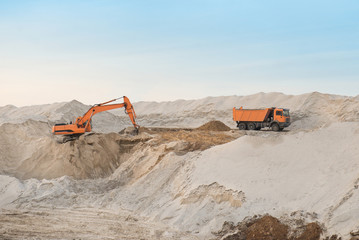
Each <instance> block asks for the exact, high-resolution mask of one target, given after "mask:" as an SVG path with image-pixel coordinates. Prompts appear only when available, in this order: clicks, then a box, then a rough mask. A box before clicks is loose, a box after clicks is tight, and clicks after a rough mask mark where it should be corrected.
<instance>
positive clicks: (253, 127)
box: [248, 123, 256, 130]
mask: <svg viewBox="0 0 359 240" xmlns="http://www.w3.org/2000/svg"><path fill="white" fill-rule="evenodd" d="M248 130H256V125H255V124H254V123H248Z"/></svg>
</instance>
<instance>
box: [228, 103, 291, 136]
mask: <svg viewBox="0 0 359 240" xmlns="http://www.w3.org/2000/svg"><path fill="white" fill-rule="evenodd" d="M233 120H234V121H236V123H237V127H238V128H239V129H240V130H246V129H248V130H260V129H261V128H265V127H268V128H271V129H272V130H273V131H282V130H283V129H284V128H285V127H288V126H289V125H290V116H289V109H284V108H275V107H273V108H266V109H243V108H242V107H241V108H239V109H237V108H233Z"/></svg>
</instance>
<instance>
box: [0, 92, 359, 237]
mask: <svg viewBox="0 0 359 240" xmlns="http://www.w3.org/2000/svg"><path fill="white" fill-rule="evenodd" d="M268 105H269V106H278V107H286V108H290V109H291V113H292V119H293V124H292V125H291V128H290V131H287V132H280V133H276V132H271V131H260V132H250V131H246V132H242V133H239V131H238V130H231V131H227V132H226V131H225V132H212V131H205V132H204V133H202V134H199V132H191V131H189V130H178V129H177V130H173V131H172V130H171V131H169V132H168V131H167V132H164V131H163V130H162V129H160V128H159V129H157V131H158V132H156V131H153V130H150V129H147V130H146V131H143V132H142V133H141V134H142V135H140V136H137V137H131V136H120V135H119V134H117V133H108V134H93V135H89V136H83V137H81V138H80V139H79V140H78V141H76V142H68V143H66V144H62V145H59V144H57V143H56V142H55V141H54V139H53V138H52V136H51V134H50V128H51V125H52V124H53V122H57V121H63V120H66V121H69V120H70V119H71V117H72V115H73V114H75V115H81V114H82V113H83V112H84V111H86V110H87V109H88V106H85V105H83V104H81V103H79V102H77V101H72V102H70V103H56V104H49V105H39V106H29V107H22V108H17V107H14V106H5V107H1V108H0V113H2V115H0V123H1V125H0V143H1V144H0V162H1V167H0V174H1V175H0V207H1V209H5V208H6V209H10V210H11V209H12V210H14V209H15V210H16V209H18V210H21V211H22V210H26V209H28V210H29V211H35V210H36V209H42V208H46V209H47V210H45V212H46V211H50V210H49V209H51V208H64V209H66V210H65V211H67V210H68V211H72V210H74V209H76V208H90V209H94V211H95V212H97V210H99V211H100V212H101V211H102V210H106V211H107V210H110V211H115V210H117V209H119V208H121V209H125V210H126V211H130V212H131V214H134V215H136V216H141V218H145V219H146V221H153V222H156V223H157V222H161V224H165V225H168V226H171V228H173V229H175V230H174V231H180V232H182V233H183V232H185V231H189V233H190V234H192V235H195V236H196V237H199V238H200V239H208V238H209V237H210V236H212V235H211V232H212V231H218V230H219V229H220V228H221V226H222V224H223V222H224V221H234V222H237V221H240V220H242V219H243V218H245V217H247V216H252V215H254V214H263V213H270V214H272V215H274V216H276V217H279V218H281V219H284V220H287V221H289V220H290V219H292V218H296V217H300V218H302V219H304V220H305V221H319V222H321V223H323V224H324V227H325V228H326V231H325V234H331V233H339V234H340V235H341V236H343V239H349V232H350V231H352V230H356V229H357V228H359V225H358V223H357V219H358V218H359V208H358V207H357V202H358V200H359V193H358V187H357V186H358V183H359V180H358V179H359V170H358V169H359V168H358V165H359V162H358V156H359V147H358V146H359V145H358V144H357V143H358V140H359V123H358V122H359V113H358V112H359V111H358V109H359V99H358V97H354V98H353V97H345V96H336V95H327V94H320V93H309V94H303V95H297V96H291V95H284V94H280V93H268V94H265V93H259V94H255V95H250V96H244V97H240V96H228V97H208V98H205V99H199V100H188V101H185V100H178V101H174V102H162V103H155V102H138V103H134V106H135V109H136V113H137V115H138V116H139V123H140V125H142V126H151V125H154V126H162V127H163V126H167V127H168V126H176V127H180V126H182V127H186V128H188V127H199V126H200V125H202V124H204V123H206V122H208V121H210V120H221V121H223V122H224V123H225V124H227V125H228V126H231V127H233V128H234V124H233V122H232V120H231V114H232V112H231V109H232V107H233V106H237V107H239V106H244V107H248V108H254V107H268ZM121 111H123V110H120V111H112V113H103V114H99V115H98V117H99V118H98V119H96V120H94V122H96V124H97V130H98V132H101V131H102V132H109V131H111V129H113V131H115V132H118V130H119V129H122V128H123V127H124V126H128V125H130V123H129V120H128V119H127V116H123V115H121V114H120V112H121ZM114 123H116V124H114ZM117 123H118V125H117ZM126 124H127V125H126ZM114 126H115V127H114ZM120 126H121V127H120ZM216 134H218V135H216ZM219 134H221V135H219ZM156 136H157V137H156ZM235 138H238V139H237V140H234V141H231V140H233V139H235ZM228 141H231V142H228ZM226 142H228V143H226ZM216 144H220V145H218V146H214V145H216ZM208 147H211V148H209V149H208ZM65 175H66V176H65ZM33 177H35V178H33ZM36 178H37V179H36ZM42 178H46V179H42ZM36 211H37V210H36ZM69 214H70V215H71V214H73V215H74V216H78V215H77V214H78V213H77V212H76V211H74V212H73V213H69ZM1 216H6V215H1ZM55 217H56V216H55ZM111 219H112V217H111ZM50 220H51V219H50ZM111 221H112V220H111ZM143 226H144V229H145V230H144V231H143V232H142V233H143V234H145V232H146V231H147V230H146V229H148V226H147V225H146V224H144V225H143ZM158 229H160V230H161V229H163V228H162V227H158ZM46 231H47V230H46ZM161 231H162V230H161ZM140 232H141V231H140ZM142 233H141V234H142ZM0 234H1V232H0ZM81 234H82V233H81ZM86 234H88V233H87V232H86ZM141 234H140V235H141ZM173 234H175V235H173V236H178V238H180V236H181V234H179V235H176V234H177V233H173ZM0 236H1V235H0ZM44 236H46V235H44ZM79 236H83V235H79ZM86 236H88V237H89V236H90V235H86ZM136 236H138V235H136ZM151 236H152V237H153V238H155V236H156V234H155V233H152V234H151ZM183 236H184V237H187V235H183ZM45 238H46V237H44V238H43V239H45ZM169 238H171V237H169ZM129 239H130V238H129ZM173 239H176V237H173Z"/></svg>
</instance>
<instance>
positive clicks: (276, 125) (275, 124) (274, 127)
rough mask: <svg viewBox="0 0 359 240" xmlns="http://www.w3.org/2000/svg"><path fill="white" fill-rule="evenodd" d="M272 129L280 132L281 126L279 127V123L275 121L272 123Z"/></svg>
mask: <svg viewBox="0 0 359 240" xmlns="http://www.w3.org/2000/svg"><path fill="white" fill-rule="evenodd" d="M272 130H273V131H275V132H279V130H280V128H279V125H278V123H273V124H272Z"/></svg>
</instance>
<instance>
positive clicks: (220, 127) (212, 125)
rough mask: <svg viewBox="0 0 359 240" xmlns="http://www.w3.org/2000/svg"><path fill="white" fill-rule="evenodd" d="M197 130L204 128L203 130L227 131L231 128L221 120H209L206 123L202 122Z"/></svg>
mask: <svg viewBox="0 0 359 240" xmlns="http://www.w3.org/2000/svg"><path fill="white" fill-rule="evenodd" d="M197 130H205V131H229V130H231V128H230V127H228V126H227V125H226V124H224V123H223V122H221V121H210V122H208V123H206V124H203V125H202V126H200V127H199V128H197Z"/></svg>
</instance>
